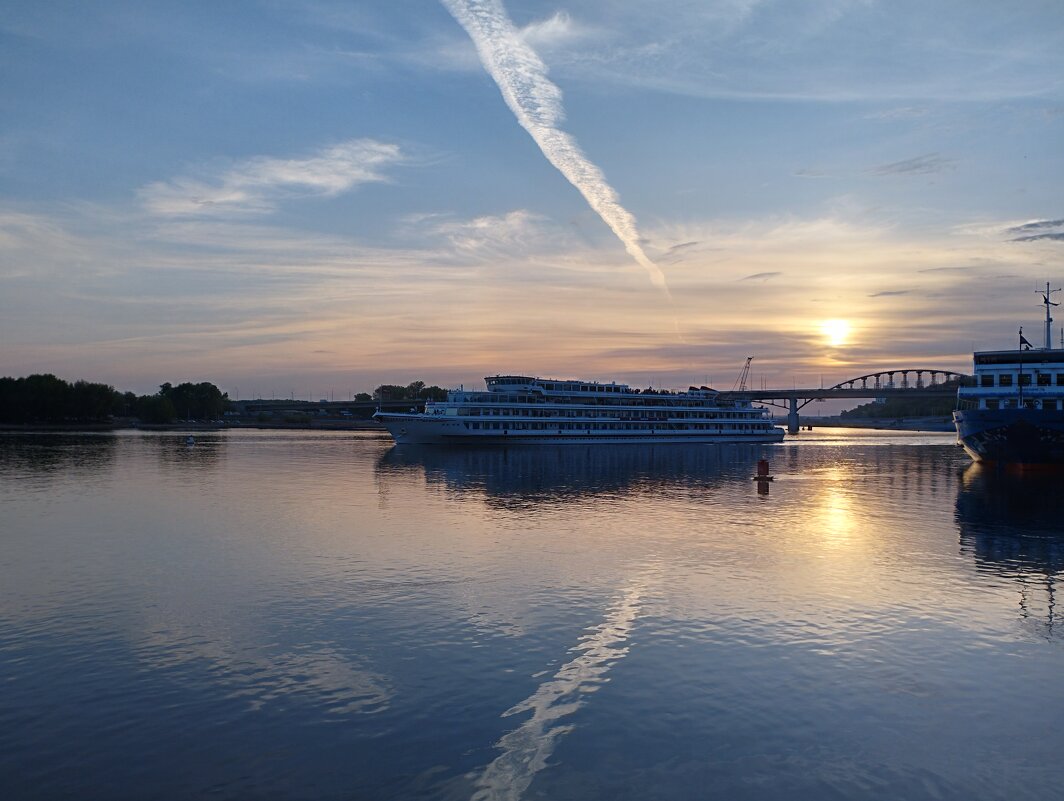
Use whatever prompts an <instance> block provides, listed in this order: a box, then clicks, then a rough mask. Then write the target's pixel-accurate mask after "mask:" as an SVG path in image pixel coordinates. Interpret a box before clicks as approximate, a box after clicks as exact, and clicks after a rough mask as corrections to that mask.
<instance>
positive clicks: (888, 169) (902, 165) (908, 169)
mask: <svg viewBox="0 0 1064 801" xmlns="http://www.w3.org/2000/svg"><path fill="white" fill-rule="evenodd" d="M954 163H955V162H954V161H953V159H947V158H944V157H943V156H940V155H939V154H938V153H928V154H927V155H924V156H917V157H916V158H911V159H905V161H895V162H893V163H891V164H883V165H881V166H879V167H876V168H874V169H873V170H872V172H874V173H875V174H876V175H932V174H934V173H938V172H942V171H943V170H945V169H952V168H953V165H954Z"/></svg>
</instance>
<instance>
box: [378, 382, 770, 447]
mask: <svg viewBox="0 0 1064 801" xmlns="http://www.w3.org/2000/svg"><path fill="white" fill-rule="evenodd" d="M484 382H485V384H486V386H487V389H486V390H485V391H469V390H465V389H457V390H452V391H450V392H448V394H447V400H445V401H429V402H427V403H426V405H425V410H424V411H423V412H419V411H416V410H411V411H410V412H407V413H396V412H390V411H389V412H385V411H379V412H377V413H376V414H375V415H374V418H375V419H377V420H379V421H380V422H382V423H383V424H384V425H385V426H386V427H387V428H388V430H389V431H390V432H391V434H392V437H393V438H394V439H395V441H396V442H397V443H411V444H447V443H455V444H465V443H482V444H495V443H512V444H536V443H550V444H555V443H560V442H619V443H630V442H653V443H666V442H669V443H671V442H779V441H780V440H782V439H783V429H781V428H778V427H776V426H774V425H773V424H772V421H771V419H770V418H769V416H768V410H767V409H765V408H764V407H760V406H754V405H752V404H751V402H750V401H744V400H731V399H727V400H726V399H723V398H721V397H720V393H719V392H717V391H716V390H714V389H710V388H709V387H690V388H688V389H687V390H686V391H680V392H673V391H665V390H653V389H644V390H639V389H632V388H631V387H630V386H628V385H627V384H616V383H612V382H611V383H599V382H596V381H577V380H564V379H552V378H536V377H533V376H521V375H495V376H489V377H487V378H485V379H484Z"/></svg>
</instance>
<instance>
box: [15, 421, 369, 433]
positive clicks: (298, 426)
mask: <svg viewBox="0 0 1064 801" xmlns="http://www.w3.org/2000/svg"><path fill="white" fill-rule="evenodd" d="M245 428H247V429H267V430H269V429H285V430H294V431H381V432H384V431H387V429H386V428H385V427H384V426H382V425H381V424H380V423H378V422H376V421H374V420H336V421H333V420H329V421H318V420H316V421H314V422H313V423H281V422H278V423H260V422H258V421H255V422H247V423H243V422H241V423H221V424H218V423H132V422H128V421H121V422H114V423H34V424H19V423H0V432H3V433H9V434H18V433H27V434H64V433H69V434H74V433H78V432H81V431H83V432H86V433H96V432H101V431H102V432H108V431H129V430H136V431H239V430H241V429H245Z"/></svg>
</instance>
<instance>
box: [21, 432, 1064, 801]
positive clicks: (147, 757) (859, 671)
mask: <svg viewBox="0 0 1064 801" xmlns="http://www.w3.org/2000/svg"><path fill="white" fill-rule="evenodd" d="M762 455H764V456H767V457H768V458H770V459H771V462H772V471H773V473H774V474H775V475H776V480H775V482H773V483H772V484H771V485H768V486H767V487H764V486H763V487H762V488H761V491H760V492H759V488H758V485H757V484H756V483H755V482H753V481H751V480H750V476H751V475H753V473H754V472H755V465H756V461H757V459H758V458H759V457H760V456H762ZM765 489H767V490H768V491H767V494H762V493H763V491H764V490H765ZM1062 489H1064V483H1062V481H1061V479H1060V477H1059V476H1047V477H1034V478H1025V479H1024V480H1022V481H1020V480H1017V479H1006V478H1003V477H1000V476H997V475H995V474H992V473H987V472H985V471H982V472H981V471H979V470H978V469H977V468H974V467H972V466H971V465H969V463H968V460H967V458H966V457H965V456H964V455H963V453H962V452H961V451H960V450H959V449H958V448H957V446H956V445H955V444H954V443H953V437H952V436H949V435H912V434H890V435H887V434H877V433H863V432H857V433H847V432H841V431H834V432H832V431H825V432H813V433H811V434H809V433H805V432H803V433H802V434H801V435H800V438H798V439H797V440H796V441H794V440H789V441H788V442H786V443H784V444H782V445H778V446H766V447H763V448H759V447H747V446H723V447H720V448H718V447H715V446H701V447H699V446H695V447H688V446H661V447H656V448H651V447H643V446H601V445H600V446H595V447H585V446H567V447H559V448H544V449H527V450H522V449H509V450H470V451H453V452H448V451H439V450H416V449H413V450H410V449H395V448H393V447H392V446H391V443H390V441H389V440H386V439H381V438H378V437H376V436H372V435H361V434H346V433H345V434H306V433H298V432H280V433H278V432H269V433H265V432H251V431H246V432H226V433H219V434H217V435H203V436H200V439H199V442H198V444H196V445H195V446H194V447H187V446H186V445H185V444H184V435H183V434H155V435H152V434H138V433H133V432H130V433H119V434H116V435H95V436H93V435H85V436H52V435H39V436H2V437H0V795H2V796H3V797H4V798H5V799H6V798H10V799H21V798H27V799H36V798H42V799H43V798H122V799H145V798H153V799H185V798H195V797H210V798H220V799H245V798H262V799H311V798H328V799H363V798H365V799H405V798H425V799H469V798H476V799H517V798H526V799H531V798H544V799H639V800H640V801H645V800H646V799H695V798H698V799H727V800H728V801H732V800H733V799H810V800H811V801H813V800H815V801H821V800H823V799H910V800H912V799H1004V798H1008V799H1039V801H1044V799H1047V798H1054V797H1060V792H1061V787H1062V786H1064V760H1062V759H1061V753H1062V752H1064V727H1062V726H1061V719H1062V717H1061V716H1062V713H1064V646H1062V637H1061V632H1060V630H1059V629H1058V628H1057V627H1056V626H1055V623H1056V619H1055V608H1054V585H1055V582H1056V580H1057V578H1056V577H1057V575H1058V573H1059V572H1060V570H1061V569H1062V568H1064V500H1062V498H1064V492H1062Z"/></svg>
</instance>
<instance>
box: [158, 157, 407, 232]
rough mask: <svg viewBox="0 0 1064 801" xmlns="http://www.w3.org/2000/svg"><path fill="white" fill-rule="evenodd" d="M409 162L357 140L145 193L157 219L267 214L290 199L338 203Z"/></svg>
mask: <svg viewBox="0 0 1064 801" xmlns="http://www.w3.org/2000/svg"><path fill="white" fill-rule="evenodd" d="M404 160H405V157H404V156H403V154H402V152H401V151H400V150H399V147H398V145H394V144H389V143H386V142H378V141H376V140H374V139H351V140H348V141H346V142H341V143H339V144H336V145H331V146H329V147H326V148H323V149H322V150H319V151H318V152H317V153H314V154H313V155H311V156H308V157H305V158H292V159H279V158H272V157H269V156H255V157H253V158H250V159H246V160H244V161H242V162H238V163H237V164H235V165H233V166H232V167H230V168H229V169H227V170H225V171H224V172H223V173H222V174H221V175H219V176H217V177H215V178H213V179H212V178H193V177H187V176H179V177H177V178H174V179H172V180H170V181H157V182H155V183H151V184H148V185H147V186H144V187H142V188H141V189H140V191H139V192H138V196H139V197H140V200H141V202H142V203H143V205H144V207H145V208H146V209H147V210H148V211H149V212H150V213H151V214H155V215H159V216H164V217H174V216H177V217H182V216H206V215H234V214H236V215H247V214H266V213H269V212H272V211H273V210H274V209H276V208H277V205H278V204H279V203H280V202H281V201H282V200H284V199H287V198H296V197H335V196H336V195H339V194H342V193H344V192H348V191H350V190H351V189H353V188H355V187H356V186H358V185H360V184H364V183H374V182H378V183H379V182H383V181H386V180H388V179H387V177H386V176H385V175H384V174H383V173H382V172H381V170H382V168H384V167H389V166H393V165H396V164H401V163H403V161H404Z"/></svg>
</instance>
